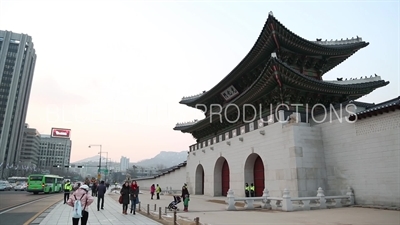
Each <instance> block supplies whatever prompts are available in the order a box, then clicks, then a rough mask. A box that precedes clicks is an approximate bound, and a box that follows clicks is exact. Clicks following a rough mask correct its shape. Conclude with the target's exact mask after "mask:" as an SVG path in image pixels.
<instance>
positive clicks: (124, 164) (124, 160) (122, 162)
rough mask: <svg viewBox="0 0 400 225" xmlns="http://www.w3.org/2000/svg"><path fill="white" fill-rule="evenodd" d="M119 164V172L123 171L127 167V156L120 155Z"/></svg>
mask: <svg viewBox="0 0 400 225" xmlns="http://www.w3.org/2000/svg"><path fill="white" fill-rule="evenodd" d="M120 164H121V165H120V168H121V172H125V171H126V170H127V169H129V158H126V157H125V156H122V157H121V161H120Z"/></svg>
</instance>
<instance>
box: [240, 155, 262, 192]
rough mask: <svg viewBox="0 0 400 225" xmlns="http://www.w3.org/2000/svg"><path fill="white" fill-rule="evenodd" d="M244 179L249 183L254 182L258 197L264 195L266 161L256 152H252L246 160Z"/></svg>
mask: <svg viewBox="0 0 400 225" xmlns="http://www.w3.org/2000/svg"><path fill="white" fill-rule="evenodd" d="M244 181H245V183H248V184H249V185H250V184H251V183H253V184H254V187H255V196H256V197H261V196H262V195H263V191H264V188H265V175H264V163H263V161H262V159H261V157H260V156H259V155H258V154H256V153H252V154H250V155H249V157H248V158H247V160H246V162H245V165H244ZM243 186H244V184H243ZM243 189H244V188H243ZM243 194H244V193H243Z"/></svg>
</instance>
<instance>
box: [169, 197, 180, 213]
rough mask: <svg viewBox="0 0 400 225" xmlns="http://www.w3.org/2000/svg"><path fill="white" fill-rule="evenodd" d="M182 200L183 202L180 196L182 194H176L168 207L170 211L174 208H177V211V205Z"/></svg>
mask: <svg viewBox="0 0 400 225" xmlns="http://www.w3.org/2000/svg"><path fill="white" fill-rule="evenodd" d="M180 202H181V197H180V196H177V195H176V196H174V201H172V202H171V203H169V205H168V209H169V210H170V211H172V210H177V211H179V209H178V207H177V205H178V204H179V203H180Z"/></svg>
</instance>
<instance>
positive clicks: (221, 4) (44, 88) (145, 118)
mask: <svg viewBox="0 0 400 225" xmlns="http://www.w3.org/2000/svg"><path fill="white" fill-rule="evenodd" d="M270 11H273V13H274V16H275V17H276V18H277V19H278V20H279V21H280V22H281V23H282V24H283V25H285V26H286V27H287V28H288V29H290V30H291V31H293V32H294V33H296V34H298V35H299V36H301V37H303V38H306V39H309V40H315V39H316V38H322V39H323V40H325V39H328V40H330V39H341V38H344V39H346V38H351V37H356V36H360V37H362V38H363V40H365V41H367V42H369V43H370V45H369V46H367V47H366V48H364V49H361V50H360V51H358V52H357V53H356V54H355V55H353V56H352V57H350V58H349V59H348V60H346V61H345V62H343V63H342V64H340V65H339V66H338V67H336V68H335V69H333V70H331V71H330V72H328V73H327V74H326V75H324V77H323V78H324V79H325V80H335V79H336V78H337V77H344V78H352V77H358V78H359V77H360V76H368V77H369V76H370V75H372V74H374V73H376V74H378V75H380V76H382V78H383V79H385V80H388V81H390V84H389V85H388V86H386V87H384V88H381V89H378V90H376V91H374V92H373V93H371V94H370V95H368V96H366V97H363V98H361V99H360V100H361V101H367V102H375V103H379V102H382V101H385V100H388V99H391V98H394V97H397V96H399V95H400V93H399V92H400V91H399V86H400V82H399V21H400V16H399V15H400V14H399V2H398V1H368V2H367V1H329V2H320V1H304V2H300V3H298V2H295V1H290V2H289V1H257V2H256V1H253V2H252V1H192V2H191V1H179V2H177V1H133V0H130V1H128V0H126V1H118V0H113V1H99V0H97V1H88V0H86V1H84V0H80V1H77V0H76V1H74V0H70V1H59V0H57V1H50V0H48V1H39V0H28V1H21V0H1V1H0V30H9V31H13V32H16V33H26V34H29V35H30V36H32V37H33V42H34V45H35V49H36V53H37V62H36V68H35V74H34V80H33V86H32V92H31V97H30V102H29V110H28V117H27V121H26V122H27V123H29V125H30V126H31V127H34V128H37V129H38V130H39V131H40V133H43V134H49V133H50V129H51V127H61V128H71V129H72V141H73V146H72V157H71V161H72V162H73V161H76V160H79V159H81V158H85V157H90V156H93V155H96V154H97V152H98V151H97V150H95V149H93V148H90V149H89V148H88V145H89V144H102V145H103V151H106V152H109V157H111V158H112V159H113V160H118V161H119V159H120V157H121V156H122V155H123V156H126V157H129V158H130V160H131V162H132V161H138V160H141V159H145V158H150V157H153V156H154V155H156V154H157V153H158V152H160V151H182V150H186V149H188V146H189V145H192V144H194V143H195V140H194V139H193V137H192V136H191V135H190V134H182V133H180V132H178V131H173V130H172V129H173V127H174V126H175V124H176V123H177V122H186V121H191V120H193V119H202V118H204V116H203V114H202V113H201V112H200V111H197V110H196V109H192V108H189V107H187V106H185V105H180V104H179V103H178V102H179V101H180V100H181V98H182V97H183V96H188V95H195V94H198V93H200V92H202V91H203V90H209V89H211V88H212V87H213V86H214V85H215V84H217V83H218V82H219V81H220V80H221V79H222V78H223V77H224V76H226V75H227V74H228V73H229V72H230V71H231V70H232V69H233V68H234V67H235V66H236V65H237V64H238V63H239V62H240V61H241V60H242V59H243V57H244V56H245V55H246V54H247V53H248V51H249V50H250V49H251V47H252V46H253V45H254V43H255V41H256V39H257V37H258V35H259V34H260V32H261V29H262V27H263V25H264V23H265V21H266V19H267V17H268V13H269V12H270Z"/></svg>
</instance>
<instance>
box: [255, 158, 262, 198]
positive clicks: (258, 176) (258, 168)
mask: <svg viewBox="0 0 400 225" xmlns="http://www.w3.org/2000/svg"><path fill="white" fill-rule="evenodd" d="M264 185H265V182H264V163H263V161H262V160H261V157H260V156H258V157H257V159H256V161H255V162H254V186H255V188H256V197H260V196H262V195H263V191H264Z"/></svg>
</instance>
